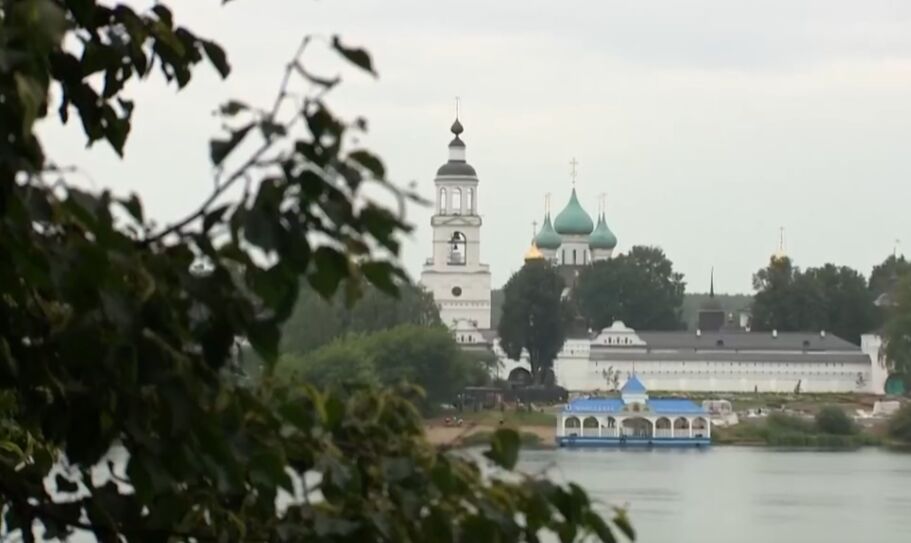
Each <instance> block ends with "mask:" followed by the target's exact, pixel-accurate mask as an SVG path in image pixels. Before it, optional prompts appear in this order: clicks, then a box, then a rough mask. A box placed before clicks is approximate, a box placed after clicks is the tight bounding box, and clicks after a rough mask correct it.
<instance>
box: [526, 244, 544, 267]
mask: <svg viewBox="0 0 911 543" xmlns="http://www.w3.org/2000/svg"><path fill="white" fill-rule="evenodd" d="M531 260H544V253H542V252H541V250H540V249H538V245H537V244H536V243H535V242H534V240H532V242H531V247H529V248H528V250H527V251H525V262H529V261H531Z"/></svg>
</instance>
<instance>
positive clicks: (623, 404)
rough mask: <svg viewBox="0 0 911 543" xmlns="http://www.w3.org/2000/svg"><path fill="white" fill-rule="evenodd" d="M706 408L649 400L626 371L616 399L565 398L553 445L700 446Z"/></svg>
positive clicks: (706, 431) (707, 433)
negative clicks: (565, 401)
mask: <svg viewBox="0 0 911 543" xmlns="http://www.w3.org/2000/svg"><path fill="white" fill-rule="evenodd" d="M709 421H710V419H709V414H708V412H707V411H706V410H705V409H703V408H702V406H700V405H698V404H696V403H695V402H693V401H691V400H683V399H676V398H649V396H648V391H647V390H646V389H645V386H644V385H643V384H642V382H641V381H640V380H639V379H638V378H637V377H636V376H635V375H632V376H631V377H630V378H629V380H627V381H626V384H624V385H623V388H621V389H620V397H619V398H595V397H589V398H580V399H576V400H573V401H571V402H569V403H568V404H567V405H566V407H565V408H564V409H563V412H562V413H561V414H560V418H559V419H558V421H557V445H559V446H561V447H564V446H569V447H572V446H582V445H601V446H604V445H608V446H614V445H645V446H649V445H655V446H705V445H709V444H710V443H711V437H712V425H711V423H710V422H709Z"/></svg>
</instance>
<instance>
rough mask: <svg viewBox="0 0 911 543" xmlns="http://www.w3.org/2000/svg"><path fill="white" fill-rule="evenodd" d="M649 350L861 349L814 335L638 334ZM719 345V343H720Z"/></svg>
mask: <svg viewBox="0 0 911 543" xmlns="http://www.w3.org/2000/svg"><path fill="white" fill-rule="evenodd" d="M637 334H638V335H639V337H640V338H642V340H643V341H645V343H646V344H647V345H648V347H649V348H650V349H653V350H654V349H693V350H698V349H707V350H718V349H727V350H735V351H750V350H757V351H803V350H807V351H857V352H860V347H858V346H857V345H854V344H853V343H851V342H849V341H845V340H843V339H841V338H840V337H837V336H833V335H832V334H826V335H825V336H822V335H820V334H819V333H813V332H779V333H778V337H773V336H772V332H744V331H740V330H720V331H717V332H702V334H701V335H698V336H697V335H696V334H695V333H694V332H645V331H643V332H637ZM719 341H720V343H719Z"/></svg>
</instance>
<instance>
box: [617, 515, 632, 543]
mask: <svg viewBox="0 0 911 543" xmlns="http://www.w3.org/2000/svg"><path fill="white" fill-rule="evenodd" d="M614 524H616V525H617V528H619V529H620V531H621V532H623V535H625V536H626V537H628V538H629V539H630V541H635V540H636V531H635V530H634V529H633V525H632V524H630V522H629V517H627V516H626V511H625V510H623V509H618V510H617V515H616V516H615V517H614Z"/></svg>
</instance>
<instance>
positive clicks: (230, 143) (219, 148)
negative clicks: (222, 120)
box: [209, 123, 253, 166]
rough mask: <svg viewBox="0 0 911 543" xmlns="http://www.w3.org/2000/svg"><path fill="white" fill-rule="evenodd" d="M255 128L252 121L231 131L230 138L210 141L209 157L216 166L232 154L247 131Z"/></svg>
mask: <svg viewBox="0 0 911 543" xmlns="http://www.w3.org/2000/svg"><path fill="white" fill-rule="evenodd" d="M251 128H253V123H250V124H248V125H246V126H244V127H243V128H239V129H237V130H234V131H232V132H231V137H229V138H228V139H226V140H225V139H215V140H211V141H210V142H209V158H211V159H212V164H214V165H215V166H218V165H220V164H221V163H222V162H224V161H225V159H226V158H228V155H230V154H231V151H233V150H234V148H235V147H237V146H238V145H239V144H240V142H241V141H243V139H244V138H245V137H247V133H249V132H250V129H251Z"/></svg>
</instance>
